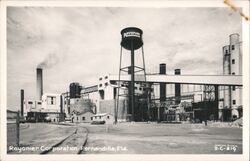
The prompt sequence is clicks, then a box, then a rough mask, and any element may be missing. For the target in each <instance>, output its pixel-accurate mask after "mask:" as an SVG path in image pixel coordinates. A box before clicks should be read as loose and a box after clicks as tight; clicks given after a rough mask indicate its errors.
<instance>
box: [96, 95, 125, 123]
mask: <svg viewBox="0 0 250 161" xmlns="http://www.w3.org/2000/svg"><path fill="white" fill-rule="evenodd" d="M115 102H116V100H114V99H112V100H101V101H100V109H99V110H100V111H99V113H110V114H112V115H113V116H114V115H115ZM127 106H128V102H127V100H125V99H123V100H119V105H118V120H121V121H122V120H126V117H127V109H128V107H127Z"/></svg>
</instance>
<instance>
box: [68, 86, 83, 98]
mask: <svg viewBox="0 0 250 161" xmlns="http://www.w3.org/2000/svg"><path fill="white" fill-rule="evenodd" d="M81 90H82V87H81V86H80V84H79V83H76V82H74V83H70V85H69V96H70V98H80V97H81Z"/></svg>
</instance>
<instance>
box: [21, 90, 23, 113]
mask: <svg viewBox="0 0 250 161" xmlns="http://www.w3.org/2000/svg"><path fill="white" fill-rule="evenodd" d="M23 101H24V90H23V89H21V116H23Z"/></svg>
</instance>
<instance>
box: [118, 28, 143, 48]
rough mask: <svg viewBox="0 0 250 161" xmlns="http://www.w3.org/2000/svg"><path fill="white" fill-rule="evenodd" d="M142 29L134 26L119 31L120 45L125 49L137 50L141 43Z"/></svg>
mask: <svg viewBox="0 0 250 161" xmlns="http://www.w3.org/2000/svg"><path fill="white" fill-rule="evenodd" d="M142 33H143V32H142V30H141V29H139V28H136V27H127V28H125V29H123V30H122V31H121V35H122V41H121V46H122V47H124V48H125V49H127V50H137V49H139V48H140V47H141V46H142V45H143V41H142Z"/></svg>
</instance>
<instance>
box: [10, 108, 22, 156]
mask: <svg viewBox="0 0 250 161" xmlns="http://www.w3.org/2000/svg"><path fill="white" fill-rule="evenodd" d="M19 120H20V116H19V112H14V111H10V110H7V149H8V151H9V147H10V146H13V147H18V146H19V136H20V126H19Z"/></svg>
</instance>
